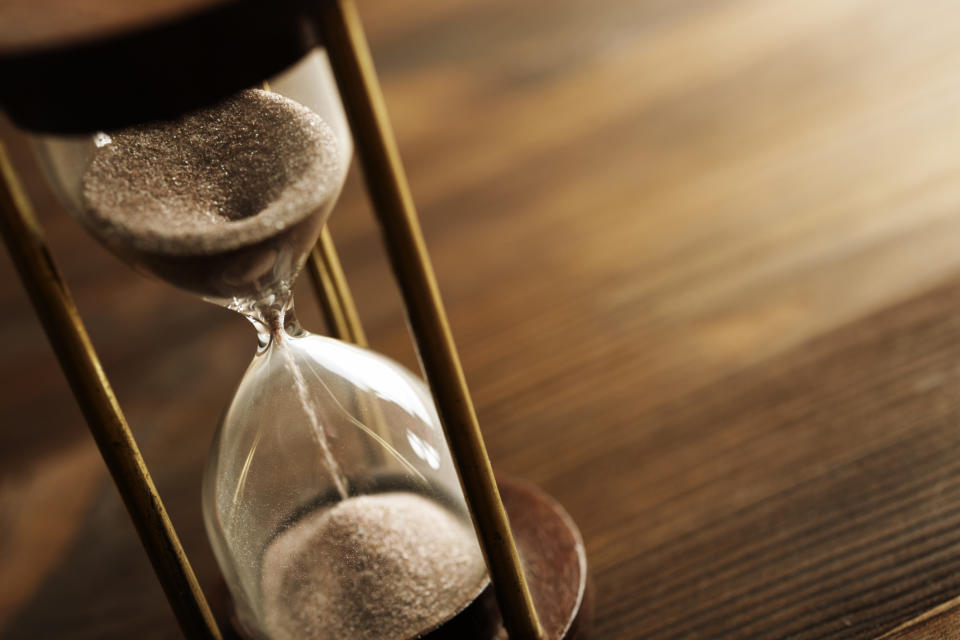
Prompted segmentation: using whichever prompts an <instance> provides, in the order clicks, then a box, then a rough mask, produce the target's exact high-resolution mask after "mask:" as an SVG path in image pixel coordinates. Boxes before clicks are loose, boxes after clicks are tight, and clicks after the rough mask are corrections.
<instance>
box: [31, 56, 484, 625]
mask: <svg viewBox="0 0 960 640" xmlns="http://www.w3.org/2000/svg"><path fill="white" fill-rule="evenodd" d="M37 148H38V151H39V155H40V157H41V161H42V164H43V165H44V167H45V169H46V171H47V173H48V174H49V176H50V177H51V181H52V182H53V184H54V185H55V187H56V188H57V190H58V192H59V194H60V196H61V198H62V199H63V201H64V202H65V203H66V204H67V205H68V207H69V209H70V210H71V211H72V212H73V213H74V215H75V216H76V217H77V218H78V219H79V220H80V221H81V222H82V223H83V225H84V226H85V227H86V228H87V229H88V230H89V231H91V232H92V233H93V234H94V235H95V236H96V237H97V238H98V239H99V240H100V241H101V242H102V243H103V244H104V245H105V246H107V247H108V248H109V249H110V250H111V251H113V252H115V253H116V254H117V255H119V256H120V257H122V258H123V259H124V260H126V261H127V262H129V263H130V264H132V265H133V266H134V267H135V268H137V269H139V270H141V271H144V272H146V273H149V274H152V275H154V276H157V277H159V278H161V279H163V280H166V281H167V282H170V283H171V284H174V285H176V286H178V287H180V288H183V289H186V290H189V291H192V292H194V293H197V294H199V295H200V296H202V297H203V298H205V299H207V300H209V301H211V302H214V303H216V304H219V305H222V306H225V307H227V308H230V309H233V310H234V311H237V312H239V313H242V314H243V315H244V316H246V317H247V318H248V319H249V320H250V321H251V322H252V323H253V325H254V327H255V328H256V332H257V337H258V341H257V351H256V354H255V356H254V358H253V361H252V362H251V364H250V366H249V367H248V369H247V372H246V374H245V375H244V377H243V379H242V380H241V382H240V384H239V387H238V389H237V392H236V394H235V396H234V398H233V400H232V401H231V403H230V405H229V407H228V408H227V410H226V412H225V413H224V416H223V419H222V421H221V424H220V426H219V428H218V430H217V432H216V435H215V437H214V442H213V446H212V448H211V452H210V457H209V460H208V464H207V468H206V472H205V477H204V482H203V511H204V518H205V522H206V526H207V531H208V534H209V537H210V542H211V545H212V547H213V550H214V553H215V555H216V557H217V560H218V562H219V564H220V568H221V570H222V573H223V576H224V578H225V580H226V583H227V586H228V587H229V591H230V594H231V596H232V600H233V604H234V612H235V620H236V622H237V624H238V627H239V629H240V631H241V632H242V633H244V634H245V635H247V636H248V637H252V638H272V639H285V638H299V639H310V638H358V639H362V638H371V639H372V638H400V639H402V638H413V637H420V636H421V635H422V634H424V633H427V632H429V631H430V630H432V629H434V628H436V627H438V626H440V625H442V624H443V623H444V622H446V621H447V620H449V619H451V618H452V617H454V616H455V615H456V614H457V613H459V612H460V611H462V610H463V609H464V608H465V607H466V606H467V605H468V604H470V602H472V601H473V600H474V599H475V598H476V597H477V596H478V595H479V593H480V592H481V591H482V590H483V589H484V588H485V587H486V585H487V577H486V570H485V567H484V563H483V558H482V555H481V552H480V549H479V546H478V544H477V542H476V539H475V537H474V535H473V530H472V528H471V526H470V517H469V513H468V511H467V508H466V505H465V502H464V498H463V495H462V493H461V490H460V487H459V484H458V481H457V477H456V473H455V469H454V466H453V463H452V460H451V458H450V454H449V451H448V449H447V446H446V443H445V440H444V437H443V432H442V430H441V427H440V422H439V419H438V417H437V414H436V411H435V409H434V406H433V402H432V399H431V397H430V394H429V392H428V390H427V388H426V386H425V385H424V384H423V382H422V381H421V380H420V379H419V378H417V377H416V376H415V375H413V374H412V373H410V372H409V371H407V370H406V369H404V368H403V367H401V366H400V365H399V364H397V363H395V362H393V361H391V360H389V359H387V358H385V357H383V356H380V355H378V354H376V353H374V352H372V351H369V350H366V349H362V348H359V347H356V346H354V345H350V344H346V343H343V342H340V341H337V340H333V339H330V338H326V337H321V336H316V335H312V334H309V333H307V332H306V331H304V330H303V329H302V328H301V327H300V326H299V325H298V323H297V321H296V318H295V316H294V313H293V302H292V298H291V290H292V286H293V282H294V280H295V279H296V277H297V275H298V273H299V272H300V270H301V268H302V267H303V264H304V262H305V260H306V258H307V255H308V253H309V251H310V249H311V247H312V246H313V245H314V243H315V242H316V240H317V237H318V235H319V233H320V230H321V228H322V225H323V224H324V223H325V222H326V219H327V217H328V215H329V213H330V210H331V209H332V207H333V204H334V202H335V201H336V199H337V196H338V194H339V192H340V189H341V187H342V185H343V182H344V180H345V176H346V173H347V168H348V165H349V160H350V156H351V151H352V149H351V141H350V137H349V133H348V129H347V125H346V120H345V117H344V114H343V112H342V108H341V105H340V102H339V99H338V96H337V93H336V89H335V85H334V83H333V80H332V74H331V72H330V69H329V66H328V64H327V61H326V58H325V56H324V54H323V52H322V51H321V50H318V49H317V50H313V51H312V52H311V53H309V54H308V55H307V56H306V57H304V58H303V59H302V60H301V61H300V62H299V63H297V64H296V65H294V66H293V67H292V68H290V69H288V70H287V71H286V72H284V73H282V74H279V75H278V76H277V77H274V78H270V79H268V80H266V81H265V82H264V83H262V84H259V85H257V86H255V87H250V88H248V89H245V90H243V91H240V92H238V93H237V94H235V95H233V96H231V97H229V98H227V99H226V100H224V101H222V102H220V103H218V104H216V105H213V106H209V107H204V108H201V109H198V110H195V111H193V112H190V113H188V114H185V115H183V116H182V117H180V118H178V119H176V120H172V121H164V122H154V123H146V124H142V125H137V126H133V127H129V128H125V129H121V130H116V131H99V132H93V133H91V134H90V135H86V136H81V137H71V138H66V137H43V138H38V139H37Z"/></svg>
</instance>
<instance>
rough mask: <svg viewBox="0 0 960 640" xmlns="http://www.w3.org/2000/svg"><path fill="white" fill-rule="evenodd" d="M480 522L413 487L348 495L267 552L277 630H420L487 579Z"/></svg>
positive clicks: (309, 634)
mask: <svg viewBox="0 0 960 640" xmlns="http://www.w3.org/2000/svg"><path fill="white" fill-rule="evenodd" d="M485 576H486V573H485V569H484V565H483V558H482V556H481V555H480V549H479V547H478V546H477V542H476V538H475V537H474V535H473V531H472V529H470V528H469V526H468V525H467V524H465V523H464V522H462V521H461V520H459V519H458V518H457V517H456V516H455V515H453V514H452V513H450V512H449V511H447V510H446V509H444V508H443V507H441V506H440V505H438V504H436V503H434V502H432V501H430V500H428V499H426V498H424V497H421V496H418V495H416V494H412V493H402V492H395V493H382V494H375V495H367V496H359V497H353V498H348V499H347V500H344V501H342V502H339V503H338V504H336V505H335V506H333V507H330V508H327V509H323V510H320V511H316V512H314V513H311V514H309V515H308V516H306V517H305V518H303V519H301V520H299V521H298V522H297V523H295V524H294V525H293V526H291V527H290V528H289V529H287V530H286V531H284V532H283V533H282V534H281V535H280V536H278V537H277V538H276V539H275V540H274V542H273V543H272V544H271V545H270V547H269V548H268V549H267V551H266V553H265V554H264V561H263V583H262V587H263V597H264V607H265V614H266V615H265V621H266V627H267V628H266V631H267V633H268V634H269V636H270V638H272V639H273V640H293V639H294V638H296V639H299V640H327V639H331V640H332V639H334V638H336V639H343V638H351V639H354V640H374V639H376V640H384V639H391V640H392V639H396V640H402V639H406V638H413V637H416V636H417V635H418V634H419V633H420V632H423V631H426V630H429V629H431V628H433V627H434V626H436V625H438V624H440V623H441V622H443V621H445V620H446V619H448V618H450V617H451V616H452V615H453V614H455V613H457V612H458V611H459V610H461V609H462V608H463V607H465V606H466V605H467V604H468V603H469V602H470V600H471V599H472V598H474V597H475V596H476V595H477V593H478V591H479V590H480V588H481V587H482V586H483V584H484V582H485Z"/></svg>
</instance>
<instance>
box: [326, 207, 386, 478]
mask: <svg viewBox="0 0 960 640" xmlns="http://www.w3.org/2000/svg"><path fill="white" fill-rule="evenodd" d="M307 267H308V270H309V271H310V279H311V280H312V281H313V288H314V290H315V291H316V294H317V300H318V301H319V302H320V311H321V313H322V314H323V319H324V321H325V322H326V324H327V329H328V330H329V331H330V334H331V335H332V336H333V337H334V338H337V339H339V340H343V341H345V342H352V343H353V344H355V345H357V346H360V347H367V346H368V344H367V334H366V332H364V330H363V325H362V324H361V322H360V314H359V313H357V306H356V304H355V303H354V301H353V294H352V293H351V292H350V285H348V284H347V277H346V275H344V273H343V267H342V266H341V264H340V256H338V255H337V249H336V247H334V246H333V236H332V235H331V234H330V229H329V227H327V226H326V225H324V227H323V229H322V230H321V231H320V238H319V239H318V240H317V244H316V245H315V246H314V247H313V249H312V250H311V251H310V258H309V259H308V261H307ZM355 401H356V410H357V412H358V414H359V418H360V420H361V421H362V422H363V423H364V424H365V425H367V427H369V428H370V429H372V430H373V431H374V432H375V433H377V435H379V436H380V437H381V438H383V440H384V441H385V442H387V443H388V444H389V445H391V446H393V444H394V442H393V436H392V434H391V433H390V430H389V429H387V428H386V424H385V422H384V419H383V412H382V411H381V410H380V405H379V404H377V403H376V402H371V401H370V399H369V398H367V397H366V396H364V395H363V394H358V395H357V397H356V400H355ZM366 449H367V457H368V458H369V460H370V462H371V463H373V464H383V462H384V461H385V460H386V456H385V455H384V452H383V450H382V449H381V448H380V447H379V446H378V445H377V444H375V443H374V442H372V441H370V440H367V441H366Z"/></svg>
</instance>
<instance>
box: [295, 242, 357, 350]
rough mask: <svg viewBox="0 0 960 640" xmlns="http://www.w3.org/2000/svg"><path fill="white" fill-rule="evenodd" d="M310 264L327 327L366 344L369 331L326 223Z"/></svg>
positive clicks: (331, 331)
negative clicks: (366, 331) (365, 329)
mask: <svg viewBox="0 0 960 640" xmlns="http://www.w3.org/2000/svg"><path fill="white" fill-rule="evenodd" d="M307 267H308V269H309V271H310V279H311V280H312V281H313V287H314V289H315V290H316V294H317V299H318V300H319V301H320V310H321V311H322V312H323V319H324V321H325V322H326V323H327V329H329V330H330V333H331V334H333V336H334V337H335V338H339V339H340V340H343V341H345V342H352V343H353V344H355V345H357V346H360V347H366V346H367V334H366V333H364V331H363V325H362V324H361V323H360V315H359V314H358V313H357V306H356V304H354V302H353V294H352V293H350V287H349V286H348V285H347V278H346V276H344V275H343V267H341V266H340V257H339V256H338V255H337V250H336V248H335V247H334V246H333V237H332V236H331V235H330V229H329V228H328V227H327V226H326V225H324V227H323V230H322V231H321V232H320V239H319V240H317V244H316V246H315V247H314V248H313V250H312V251H311V252H310V258H309V260H308V261H307Z"/></svg>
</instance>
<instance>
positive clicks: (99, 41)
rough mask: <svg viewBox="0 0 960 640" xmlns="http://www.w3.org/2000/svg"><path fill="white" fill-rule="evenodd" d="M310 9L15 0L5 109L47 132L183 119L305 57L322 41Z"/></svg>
mask: <svg viewBox="0 0 960 640" xmlns="http://www.w3.org/2000/svg"><path fill="white" fill-rule="evenodd" d="M322 1H325V0H314V2H313V3H312V4H314V5H315V4H316V3H317V2H322ZM310 4H311V3H309V2H307V1H306V0H272V1H266V0H232V1H228V2H224V1H223V0H148V1H147V2H142V3H140V2H129V1H123V0H106V1H100V2H96V3H91V2H77V1H76V0H13V1H12V2H10V3H8V4H6V5H5V6H4V7H3V8H0V107H2V109H3V110H4V111H5V112H6V114H7V115H8V116H9V117H10V119H11V120H13V121H14V122H15V123H16V124H17V125H18V126H19V127H21V128H23V129H27V130H30V131H34V132H45V133H64V134H65V133H86V132H92V131H98V130H102V129H115V128H118V127H123V126H127V125H131V124H135V123H138V122H147V121H150V120H158V119H164V118H171V117H175V116H177V115H180V114H182V113H184V112H186V111H189V110H191V109H195V108H197V107H201V106H204V105H208V104H212V103H213V102H216V101H217V100H220V99H222V98H225V97H226V96H228V95H230V94H232V93H235V92H236V91H239V90H240V89H242V88H244V87H249V86H252V85H256V84H257V83H259V82H261V81H262V80H264V79H265V78H268V77H270V76H272V75H274V74H276V73H278V72H280V71H282V70H283V69H285V68H287V67H289V66H290V65H291V64H293V63H294V62H296V61H297V60H299V59H300V58H301V57H302V56H303V55H304V54H305V53H306V52H307V51H309V50H310V49H311V48H312V47H313V46H315V45H316V44H317V40H316V37H315V33H314V29H313V28H312V22H311V20H310V15H311V11H310Z"/></svg>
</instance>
